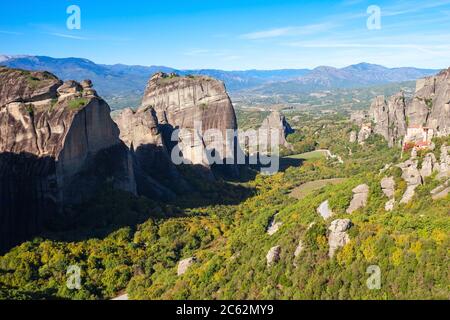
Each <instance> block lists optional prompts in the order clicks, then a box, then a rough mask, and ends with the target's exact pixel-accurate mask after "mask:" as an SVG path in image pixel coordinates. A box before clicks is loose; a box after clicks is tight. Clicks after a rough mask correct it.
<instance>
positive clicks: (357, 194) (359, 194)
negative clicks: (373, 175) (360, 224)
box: [347, 184, 369, 213]
mask: <svg viewBox="0 0 450 320" xmlns="http://www.w3.org/2000/svg"><path fill="white" fill-rule="evenodd" d="M352 192H353V199H352V201H351V202H350V206H349V207H348V209H347V213H353V212H355V211H356V210H358V209H361V208H364V207H365V206H366V205H367V199H368V197H369V186H368V185H367V184H361V185H359V186H357V187H356V188H354V189H353V190H352Z"/></svg>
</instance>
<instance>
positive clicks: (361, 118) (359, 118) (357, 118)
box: [350, 110, 370, 126]
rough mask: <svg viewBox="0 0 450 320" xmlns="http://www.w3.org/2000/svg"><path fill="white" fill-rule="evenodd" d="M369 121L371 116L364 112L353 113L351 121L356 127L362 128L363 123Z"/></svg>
mask: <svg viewBox="0 0 450 320" xmlns="http://www.w3.org/2000/svg"><path fill="white" fill-rule="evenodd" d="M367 120H370V119H369V115H368V114H367V112H366V111H364V110H357V111H354V112H352V114H351V115H350V121H351V122H353V123H355V124H356V125H358V126H360V125H362V124H363V123H365V122H367Z"/></svg>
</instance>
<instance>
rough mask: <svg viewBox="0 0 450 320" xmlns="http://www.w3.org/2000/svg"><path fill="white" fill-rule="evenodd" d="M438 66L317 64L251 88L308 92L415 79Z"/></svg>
mask: <svg viewBox="0 0 450 320" xmlns="http://www.w3.org/2000/svg"><path fill="white" fill-rule="evenodd" d="M436 72H438V70H433V69H418V68H410V67H404V68H386V67H383V66H380V65H375V64H369V63H360V64H356V65H351V66H348V67H345V68H340V69H338V68H333V67H327V66H320V67H317V68H315V69H314V70H312V71H311V72H309V73H308V74H306V75H305V76H303V77H301V78H299V79H294V80H288V81H284V82H278V83H269V84H266V85H263V86H261V87H259V88H255V89H251V91H253V92H257V93H260V94H279V93H291V92H292V91H296V92H309V91H312V90H327V89H335V88H356V87H363V86H371V85H378V84H385V83H393V82H404V81H412V80H417V79H420V78H423V77H426V76H429V75H432V74H435V73H436Z"/></svg>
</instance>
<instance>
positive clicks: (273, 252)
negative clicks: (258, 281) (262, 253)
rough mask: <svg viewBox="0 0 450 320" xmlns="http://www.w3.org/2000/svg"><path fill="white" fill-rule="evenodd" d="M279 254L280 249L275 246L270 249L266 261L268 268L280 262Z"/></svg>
mask: <svg viewBox="0 0 450 320" xmlns="http://www.w3.org/2000/svg"><path fill="white" fill-rule="evenodd" d="M280 253H281V247H280V246H275V247H272V248H271V249H270V250H269V252H268V253H267V256H266V260H267V266H268V267H269V268H270V267H271V266H273V265H274V264H275V263H277V262H278V261H280Z"/></svg>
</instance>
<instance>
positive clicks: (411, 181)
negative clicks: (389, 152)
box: [397, 160, 422, 204]
mask: <svg viewBox="0 0 450 320" xmlns="http://www.w3.org/2000/svg"><path fill="white" fill-rule="evenodd" d="M417 166H418V161H417V160H407V161H405V162H403V163H401V164H399V165H397V167H399V168H400V169H402V171H403V173H402V178H403V180H405V181H406V185H407V186H406V191H405V193H404V194H403V197H402V199H401V200H400V203H402V204H405V203H408V202H410V201H411V199H412V198H413V196H414V191H415V190H416V188H417V187H418V186H419V185H421V184H422V176H421V175H420V171H419V169H417Z"/></svg>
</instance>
